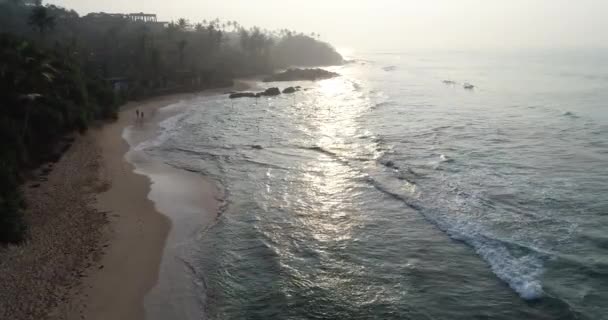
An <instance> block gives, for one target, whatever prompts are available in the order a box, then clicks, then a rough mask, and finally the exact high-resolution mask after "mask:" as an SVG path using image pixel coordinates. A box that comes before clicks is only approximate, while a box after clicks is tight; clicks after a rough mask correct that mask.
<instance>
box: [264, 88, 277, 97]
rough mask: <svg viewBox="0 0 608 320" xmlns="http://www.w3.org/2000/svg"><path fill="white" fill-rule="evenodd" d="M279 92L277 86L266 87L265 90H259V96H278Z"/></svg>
mask: <svg viewBox="0 0 608 320" xmlns="http://www.w3.org/2000/svg"><path fill="white" fill-rule="evenodd" d="M280 94H281V90H279V88H276V87H273V88H268V89H266V91H264V92H260V95H261V96H278V95H280Z"/></svg>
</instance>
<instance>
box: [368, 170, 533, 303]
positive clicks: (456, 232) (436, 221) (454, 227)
mask: <svg viewBox="0 0 608 320" xmlns="http://www.w3.org/2000/svg"><path fill="white" fill-rule="evenodd" d="M367 181H368V182H369V183H370V184H371V185H372V186H374V187H375V188H376V189H377V190H379V191H381V192H383V193H385V194H387V195H389V196H391V197H393V198H395V199H398V200H400V201H402V202H403V203H404V204H406V205H407V206H408V207H410V208H412V209H414V210H416V211H417V212H419V213H420V214H422V216H423V217H424V218H425V219H426V220H427V221H429V222H430V223H431V224H433V225H434V226H436V227H437V228H439V229H440V230H442V231H443V232H445V233H446V234H447V235H448V236H449V237H450V238H452V239H454V240H458V241H462V242H463V243H465V244H467V245H468V246H470V247H472V248H473V250H475V252H476V253H477V255H479V256H480V257H481V258H482V259H484V260H485V261H486V262H487V263H488V264H489V266H490V268H491V270H492V272H493V273H494V274H495V275H496V276H498V278H500V279H501V280H503V281H504V282H505V283H507V284H508V285H509V286H510V287H511V288H512V289H513V290H514V291H515V292H517V293H518V294H519V296H520V297H522V298H523V299H526V300H535V299H539V298H541V297H542V296H543V294H544V291H543V287H542V284H541V280H540V278H541V276H542V274H543V272H544V267H543V264H544V260H545V257H544V255H543V254H541V253H539V252H537V251H535V250H533V249H532V248H530V247H526V246H523V245H515V244H513V243H512V242H508V241H505V240H501V239H498V238H496V237H493V236H491V235H488V234H486V233H485V232H484V231H483V229H482V227H481V226H480V225H479V224H476V223H475V222H474V221H471V220H466V219H462V218H457V217H456V216H457V215H452V214H449V213H448V214H444V213H441V212H437V211H438V209H437V208H433V207H429V206H427V204H426V203H425V201H421V200H419V199H417V197H416V195H411V196H407V195H406V194H404V193H403V188H402V187H400V186H398V185H395V184H394V183H390V182H386V181H385V182H383V181H382V178H381V177H376V178H374V177H372V176H368V178H367ZM417 190H419V189H417ZM515 246H517V247H518V248H514V247H515ZM513 249H517V250H513ZM514 252H518V253H519V254H515V253H514Z"/></svg>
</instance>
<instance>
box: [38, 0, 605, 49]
mask: <svg viewBox="0 0 608 320" xmlns="http://www.w3.org/2000/svg"><path fill="white" fill-rule="evenodd" d="M46 2H47V3H53V4H58V5H62V6H65V7H68V8H73V9H75V10H76V11H78V12H79V13H80V14H86V13H88V12H91V11H105V12H141V11H144V12H146V13H157V14H158V15H159V18H160V19H162V20H167V21H170V20H172V19H177V18H180V17H185V18H187V19H189V20H190V21H193V22H195V21H201V20H203V19H214V18H220V19H222V20H237V21H239V22H240V23H241V24H242V25H245V26H252V25H258V26H260V27H263V28H268V29H275V28H277V29H278V28H289V29H294V30H298V31H302V32H306V33H310V32H313V31H314V32H318V33H321V36H322V38H323V39H324V40H326V41H329V42H331V43H332V44H334V45H335V46H337V47H349V48H353V49H358V50H366V51H368V50H373V51H396V50H404V49H416V48H421V49H424V48H443V49H483V48H522V47H523V48H526V47H535V48H536V47H540V48H543V47H551V48H554V47H606V46H608V0H576V1H575V0H170V1H168V0H104V1H99V0H47V1H46Z"/></svg>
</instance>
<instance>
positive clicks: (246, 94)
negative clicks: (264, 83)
mask: <svg viewBox="0 0 608 320" xmlns="http://www.w3.org/2000/svg"><path fill="white" fill-rule="evenodd" d="M255 97H256V94H255V93H253V92H236V93H231V94H230V96H229V98H230V99H237V98H255Z"/></svg>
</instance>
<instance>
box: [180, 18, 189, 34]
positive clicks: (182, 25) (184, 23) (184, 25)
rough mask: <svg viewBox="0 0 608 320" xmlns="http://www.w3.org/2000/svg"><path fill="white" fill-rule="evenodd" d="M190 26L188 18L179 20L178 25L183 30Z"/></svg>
mask: <svg viewBox="0 0 608 320" xmlns="http://www.w3.org/2000/svg"><path fill="white" fill-rule="evenodd" d="M189 26H190V23H189V22H188V20H186V19H184V18H180V19H179V20H177V27H178V28H179V29H180V30H181V31H185V30H186V29H188V27H189Z"/></svg>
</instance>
